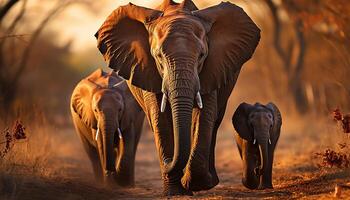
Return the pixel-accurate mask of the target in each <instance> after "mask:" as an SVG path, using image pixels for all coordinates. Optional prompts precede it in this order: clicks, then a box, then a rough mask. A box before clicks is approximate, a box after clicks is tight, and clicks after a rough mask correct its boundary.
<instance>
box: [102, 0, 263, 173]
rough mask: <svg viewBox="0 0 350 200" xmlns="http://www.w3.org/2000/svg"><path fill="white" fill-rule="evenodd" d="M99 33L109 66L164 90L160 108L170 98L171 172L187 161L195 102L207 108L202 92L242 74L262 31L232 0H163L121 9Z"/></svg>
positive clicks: (142, 85) (140, 83)
mask: <svg viewBox="0 0 350 200" xmlns="http://www.w3.org/2000/svg"><path fill="white" fill-rule="evenodd" d="M95 36H96V38H97V41H98V42H97V46H98V48H99V50H100V52H101V53H102V54H103V56H104V58H105V60H106V61H107V62H108V66H109V67H110V68H112V69H114V70H116V71H118V74H119V75H120V76H122V77H124V78H125V79H127V80H129V81H130V83H131V84H133V85H134V86H136V87H139V88H142V89H143V90H146V91H149V92H153V93H156V94H159V95H162V101H161V103H160V105H158V107H159V108H160V111H161V112H163V111H164V110H165V109H166V104H167V103H169V105H170V107H168V111H169V110H170V112H171V113H172V119H173V133H174V154H173V159H172V160H171V161H168V162H165V163H166V164H165V172H167V173H170V172H171V171H173V170H182V169H183V168H184V167H185V165H186V164H187V161H188V157H189V154H190V135H191V117H192V109H193V107H194V106H196V104H195V103H194V102H195V101H196V102H197V106H198V107H199V108H202V106H203V105H202V101H201V94H205V93H209V92H212V91H215V90H217V89H218V88H220V87H221V86H223V85H225V84H227V83H229V82H231V81H234V80H235V79H236V78H237V77H236V76H235V74H236V73H237V71H239V70H240V68H241V66H242V65H243V63H245V62H246V61H247V60H248V59H250V57H251V56H252V54H253V52H254V50H255V48H256V46H257V44H258V42H259V39H260V30H259V28H258V27H257V26H256V25H255V24H254V22H253V21H252V20H251V19H250V18H249V17H248V15H247V14H246V13H245V12H244V11H243V10H242V9H241V8H240V7H238V6H236V5H234V4H231V3H228V2H225V3H221V4H219V5H216V6H213V7H209V8H206V9H203V10H198V9H197V7H196V6H195V4H194V3H193V2H192V1H191V0H184V1H183V2H182V3H175V2H173V1H172V0H164V2H163V3H162V4H161V5H160V6H159V7H158V8H157V9H149V8H144V7H140V6H137V5H133V4H131V3H129V4H128V5H125V6H121V7H119V8H117V9H116V10H115V11H113V13H112V14H111V15H110V16H109V17H108V18H107V19H106V21H105V22H104V23H103V25H102V26H101V28H100V29H99V30H98V31H97V33H96V35H95ZM204 106H205V105H204ZM169 108H170V109H169Z"/></svg>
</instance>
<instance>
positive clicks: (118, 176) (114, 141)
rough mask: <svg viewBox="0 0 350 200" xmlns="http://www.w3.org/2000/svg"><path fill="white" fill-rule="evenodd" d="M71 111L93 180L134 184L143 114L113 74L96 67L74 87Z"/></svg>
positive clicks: (106, 182) (125, 85) (124, 85)
mask: <svg viewBox="0 0 350 200" xmlns="http://www.w3.org/2000/svg"><path fill="white" fill-rule="evenodd" d="M70 106H71V113H72V118H73V122H74V125H75V128H76V131H77V133H78V135H79V136H80V139H81V141H82V143H83V146H84V148H85V151H86V152H87V154H88V156H89V158H90V160H91V164H92V168H93V171H94V174H95V177H96V179H98V180H99V181H103V182H104V183H105V184H108V185H113V184H114V183H117V184H118V185H122V186H130V185H133V184H134V162H135V153H136V148H137V144H138V142H139V138H140V134H141V129H142V124H143V120H144V113H143V111H142V110H141V107H140V106H139V105H138V103H137V102H136V100H135V99H134V97H133V96H132V94H131V93H130V91H129V88H128V86H127V84H126V82H125V81H124V80H123V79H122V78H120V77H119V76H118V75H117V74H116V73H114V72H111V73H106V72H103V71H102V70H101V69H98V70H96V71H95V72H93V73H92V74H91V75H89V76H88V77H87V78H85V79H83V80H82V81H80V82H79V83H78V85H77V86H76V87H75V89H74V91H73V94H72V97H71V105H70Z"/></svg>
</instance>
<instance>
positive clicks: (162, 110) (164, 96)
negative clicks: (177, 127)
mask: <svg viewBox="0 0 350 200" xmlns="http://www.w3.org/2000/svg"><path fill="white" fill-rule="evenodd" d="M166 101H167V97H166V94H165V93H163V98H162V103H161V104H160V112H164V111H165V107H166Z"/></svg>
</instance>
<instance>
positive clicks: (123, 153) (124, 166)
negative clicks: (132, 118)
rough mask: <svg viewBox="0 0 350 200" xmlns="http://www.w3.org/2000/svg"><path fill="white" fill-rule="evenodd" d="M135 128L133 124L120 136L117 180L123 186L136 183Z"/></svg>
mask: <svg viewBox="0 0 350 200" xmlns="http://www.w3.org/2000/svg"><path fill="white" fill-rule="evenodd" d="M135 140H136V134H135V128H134V126H133V125H132V126H131V127H128V128H127V129H126V130H123V137H122V138H119V144H118V147H117V150H118V152H117V154H116V155H118V156H117V159H116V175H115V179H116V182H117V183H118V184H119V185H121V186H133V185H134V184H135Z"/></svg>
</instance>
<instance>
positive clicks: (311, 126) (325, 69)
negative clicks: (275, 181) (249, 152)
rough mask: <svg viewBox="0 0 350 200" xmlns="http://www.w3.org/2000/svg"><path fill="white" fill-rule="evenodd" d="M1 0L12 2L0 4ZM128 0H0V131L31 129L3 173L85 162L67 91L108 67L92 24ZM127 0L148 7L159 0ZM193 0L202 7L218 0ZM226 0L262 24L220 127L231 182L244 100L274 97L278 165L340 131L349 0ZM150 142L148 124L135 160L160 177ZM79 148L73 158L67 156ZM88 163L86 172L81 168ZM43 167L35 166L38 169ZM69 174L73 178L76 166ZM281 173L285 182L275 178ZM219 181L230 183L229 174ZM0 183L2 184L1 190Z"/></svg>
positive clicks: (349, 64) (349, 41) (346, 84)
mask: <svg viewBox="0 0 350 200" xmlns="http://www.w3.org/2000/svg"><path fill="white" fill-rule="evenodd" d="M9 2H13V3H14V6H13V7H11V8H10V9H9V10H8V12H5V9H4V8H5V5H6V4H8V3H9ZM128 2H129V1H127V0H120V1H116V0H99V1H93V0H0V131H2V130H4V129H5V127H9V126H11V124H12V122H13V121H14V119H17V118H20V119H21V120H22V122H23V124H24V125H25V126H26V127H27V132H28V135H29V139H28V140H29V142H28V141H26V142H25V145H24V146H26V147H23V148H22V147H18V150H16V149H15V150H14V152H15V153H13V155H12V157H11V156H8V157H10V158H6V157H5V158H6V159H2V160H0V161H1V162H2V163H1V164H3V165H5V164H6V163H7V165H6V167H3V168H4V170H5V171H6V173H10V174H11V172H12V171H13V166H14V165H19V164H18V163H22V164H23V163H26V164H23V165H26V166H27V167H28V165H30V166H31V167H33V166H34V167H33V168H36V167H39V166H40V167H43V166H46V167H43V168H46V170H47V168H50V169H55V170H56V171H55V170H51V171H50V170H49V171H50V173H51V172H52V171H55V173H57V174H59V175H62V174H65V175H67V171H69V170H72V171H74V170H76V169H75V168H74V167H76V166H80V165H81V162H83V163H85V164H84V165H88V163H87V162H86V158H85V154H84V153H83V152H81V151H82V149H80V148H78V147H76V146H79V145H80V144H79V141H78V138H77V137H76V136H75V135H74V133H73V132H74V131H73V127H72V122H71V118H70V111H69V99H70V94H71V92H72V89H73V88H74V86H75V84H76V83H77V82H78V81H79V80H80V79H81V78H83V77H84V76H86V75H87V74H89V73H91V72H92V71H94V70H95V69H96V68H98V67H102V68H104V69H105V70H109V69H106V68H105V67H104V65H105V63H104V61H103V58H102V56H101V55H100V53H99V52H98V50H97V48H96V46H95V44H96V41H95V37H94V34H95V32H96V30H97V29H98V28H99V26H100V25H101V24H102V22H103V21H104V19H105V18H106V17H107V16H108V15H109V14H110V13H111V11H112V10H114V9H115V8H116V7H118V6H119V5H123V4H126V3H128ZM132 2H133V3H134V4H138V5H142V6H146V7H155V6H156V5H158V4H160V3H161V1H160V0H154V1H141V0H134V1H132ZM177 2H179V1H177ZM194 2H195V3H196V4H197V6H198V7H200V8H204V7H207V6H210V5H215V4H218V3H219V2H221V1H214V0H202V1H199V0H195V1H194ZM232 2H234V3H237V4H239V5H240V6H242V7H243V8H244V9H245V10H246V12H248V14H249V15H250V16H251V17H252V18H253V19H254V21H255V22H256V23H257V24H258V26H259V27H260V28H261V30H262V32H261V34H262V35H261V36H262V37H261V38H262V39H261V42H260V44H259V47H258V48H257V50H256V52H255V54H254V56H253V58H252V59H251V60H250V61H249V62H248V63H246V64H245V65H244V67H243V69H242V72H241V74H240V76H239V79H238V82H237V85H236V87H235V89H234V91H233V93H232V96H231V99H230V101H229V106H228V107H227V111H226V116H225V119H224V121H223V123H222V125H221V129H220V133H219V134H220V136H219V140H218V150H217V152H219V153H218V160H219V161H220V162H221V164H219V166H221V167H219V170H220V169H221V172H220V173H225V172H226V171H227V173H229V171H230V170H231V169H232V168H234V169H236V168H237V169H236V171H235V174H234V175H235V180H234V183H235V184H237V185H239V174H240V171H239V170H240V163H239V157H238V154H237V151H236V149H235V146H234V142H233V137H232V133H233V132H234V130H233V127H232V125H231V122H230V121H231V120H230V119H231V116H232V114H233V112H234V110H235V109H236V107H237V106H238V105H239V103H241V102H243V101H245V102H249V103H255V102H262V103H267V102H274V103H276V104H277V105H278V106H279V107H280V109H281V111H282V116H283V119H284V121H283V129H282V136H281V141H280V149H279V150H277V155H276V156H277V159H280V161H279V162H277V163H276V165H277V169H280V170H281V169H282V168H283V167H284V166H289V167H290V166H291V165H294V164H290V162H291V161H293V160H295V159H294V158H295V156H297V157H298V158H299V156H301V155H303V156H305V158H303V159H304V160H303V159H302V158H301V161H300V162H299V163H301V162H304V161H305V159H306V160H310V159H311V155H310V154H307V155H305V153H303V154H302V153H301V152H304V149H307V152H311V153H312V152H315V151H317V150H320V151H321V150H322V148H325V147H328V146H329V147H334V146H336V144H337V141H338V139H337V138H343V140H345V139H346V138H345V137H343V136H342V135H341V133H339V130H338V129H337V126H336V124H335V123H332V120H331V117H330V113H331V111H332V110H333V109H334V108H336V107H338V108H340V109H341V110H342V111H344V112H347V111H350V104H349V102H350V81H349V77H350V48H349V47H350V35H349V32H350V30H349V29H350V28H349V27H350V26H349V25H350V14H349V13H350V5H349V4H348V2H347V0H319V1H310V0H255V1H238V0H237V1H232ZM145 129H146V130H147V125H145ZM337 130H338V131H337ZM62 138H63V139H62ZM67 138H68V139H67ZM344 138H345V139H344ZM1 141H2V138H0V145H2V143H1ZM72 141H73V142H72ZM147 142H148V143H150V144H148V143H147ZM152 142H153V141H152V138H151V134H148V131H147V136H144V139H143V140H142V141H141V145H140V148H141V149H143V150H142V152H144V154H142V153H141V151H140V153H139V154H138V160H142V162H141V161H140V162H139V163H140V164H139V168H138V169H139V170H140V169H142V170H144V169H146V167H145V166H148V165H146V164H147V163H148V160H149V159H150V160H151V161H149V163H151V164H149V163H148V164H149V166H152V170H154V169H155V168H156V171H155V175H154V176H156V177H155V178H154V179H155V180H156V181H159V180H160V177H158V175H159V169H158V168H157V167H158V166H157V160H156V154H155V150H154V145H153V143H152ZM17 146H18V145H17ZM19 146H20V145H19ZM22 146H23V145H22ZM76 148H78V149H76ZM286 152H288V155H289V157H286V156H285V154H286ZM51 153H52V154H51ZM23 154H25V155H26V156H27V157H26V158H23V159H22V158H21V159H17V160H16V159H14V157H15V156H14V155H17V156H18V155H23ZM53 154H54V155H56V157H55V158H57V159H62V163H64V164H65V166H67V165H68V170H67V169H66V168H59V167H57V165H55V167H52V163H51V162H53V161H52V159H51V160H50V159H49V158H52V155H53ZM140 154H141V155H140ZM28 155H29V156H28ZM72 155H75V156H72ZM149 155H150V157H149ZM142 156H143V157H142ZM77 157H79V159H80V160H79V159H78V160H74V159H75V158H77ZM81 157H84V158H81ZM140 157H142V158H140ZM282 158H283V159H282ZM81 159H82V160H83V161H81ZM67 160H68V161H67ZM72 160H73V161H72ZM56 162H57V160H56ZM56 162H54V163H56ZM70 162H72V163H73V164H72V163H70ZM75 162H76V163H75ZM4 163H5V164H4ZM28 163H29V164H28ZM48 163H50V164H48ZM86 163H87V164H86ZM142 163H146V164H145V165H142ZM152 163H153V164H152ZM56 164H57V163H56ZM236 164H237V166H236ZM296 164H298V163H296ZM41 165H43V166H41ZM70 165H72V166H73V167H72V169H70V168H69V166H70ZM9 166H10V167H9ZM47 166H49V167H47ZM227 168H228V169H227ZM9 169H11V170H9ZM293 169H294V168H293ZM311 169H312V170H316V168H315V169H314V168H311ZM42 170H43V171H44V172H45V169H42ZM305 170H306V169H305ZM14 171H16V170H14ZM61 171H63V172H61ZM86 171H87V172H86V174H89V169H87V170H86ZM44 172H40V173H37V172H36V173H37V174H39V175H38V176H40V177H41V176H44V175H43V173H44ZM45 173H49V172H45ZM68 174H69V173H68ZM73 174H74V173H73ZM138 174H140V171H137V172H136V176H137V175H138ZM70 175H71V174H70ZM74 175H75V176H77V177H78V178H77V179H78V180H79V176H80V175H81V174H74ZM57 176H58V175H57ZM62 176H63V175H62ZM232 176H233V175H232ZM6 180H7V179H6ZM152 180H153V179H152ZM225 180H226V179H224V184H225ZM279 180H280V182H281V184H282V185H283V179H282V178H281V179H279ZM226 181H227V183H226V184H227V185H229V184H230V182H229V181H230V179H227V180H226ZM0 182H1V181H0ZM157 184H158V186H159V183H157ZM157 184H156V185H157ZM2 188H3V187H1V184H0V193H1V189H2ZM10 188H11V187H10ZM80 192H81V193H84V192H83V191H79V190H78V192H77V193H80ZM146 193H147V192H146ZM16 195H17V193H16Z"/></svg>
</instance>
